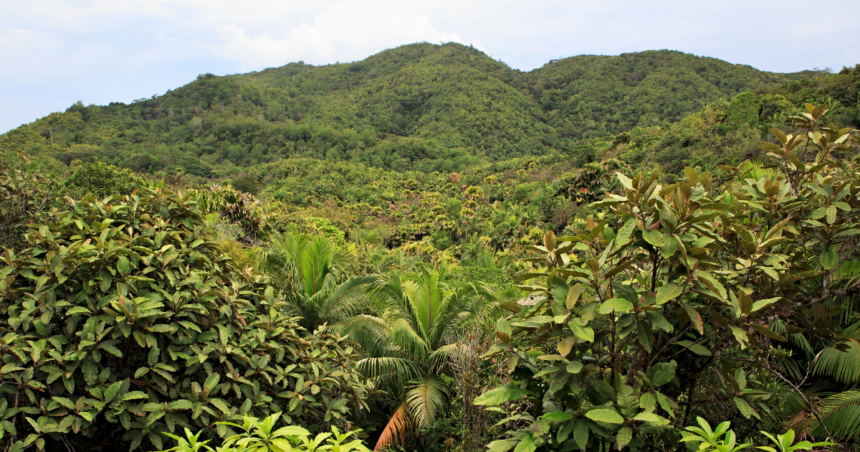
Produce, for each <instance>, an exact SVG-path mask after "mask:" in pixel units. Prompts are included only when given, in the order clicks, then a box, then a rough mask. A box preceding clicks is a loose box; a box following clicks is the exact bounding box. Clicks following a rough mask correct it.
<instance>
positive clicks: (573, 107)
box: [0, 43, 815, 177]
mask: <svg viewBox="0 0 860 452" xmlns="http://www.w3.org/2000/svg"><path fill="white" fill-rule="evenodd" d="M803 75H807V76H809V75H815V74H814V73H806V74H803V73H798V74H773V73H767V72H762V71H758V70H756V69H753V68H751V67H749V66H740V65H732V64H730V63H726V62H723V61H720V60H716V59H712V58H703V57H697V56H694V55H688V54H683V53H680V52H673V51H648V52H641V53H633V54H624V55H621V56H617V57H599V56H580V57H573V58H568V59H565V60H560V61H555V62H551V63H549V64H547V65H546V66H544V67H543V68H540V69H536V70H534V71H531V72H527V73H526V72H521V71H517V70H514V69H511V68H509V67H507V66H506V65H505V64H503V63H501V62H498V61H495V60H493V59H492V58H490V57H488V56H487V55H486V54H484V53H482V52H480V51H478V50H476V49H473V48H470V47H465V46H462V45H459V44H445V45H432V44H426V43H423V44H412V45H407V46H402V47H399V48H396V49H390V50H386V51H383V52H380V53H379V54H376V55H373V56H371V57H369V58H367V59H365V60H363V61H359V62H354V63H345V64H332V65H326V66H311V65H307V64H304V63H301V62H299V63H290V64H288V65H285V66H282V67H279V68H272V69H266V70H264V71H261V72H254V73H249V74H242V75H232V76H225V77H215V76H213V75H211V74H207V75H203V76H200V77H198V79H197V80H196V81H194V82H192V83H189V84H188V85H186V86H183V87H181V88H178V89H176V90H174V91H170V92H168V93H166V94H165V95H163V96H160V97H157V96H156V97H154V98H152V99H141V100H138V101H135V102H133V103H132V104H130V105H125V104H122V103H112V104H110V105H108V106H95V105H90V106H84V105H83V104H77V105H74V106H72V107H70V108H69V109H68V110H67V111H66V112H65V113H61V114H52V115H50V116H48V117H45V118H42V119H40V120H38V121H36V122H34V123H32V124H29V125H25V126H22V127H20V128H18V129H16V130H14V131H11V132H9V133H7V134H5V135H4V136H0V142H6V143H9V144H12V145H14V146H15V147H19V148H22V149H25V150H27V151H29V152H30V153H32V154H37V155H38V154H48V155H52V156H54V157H56V158H58V159H60V160H61V161H64V162H66V163H68V162H70V161H71V160H74V159H80V160H90V159H95V158H98V159H101V160H105V161H108V162H111V163H115V164H118V165H121V166H126V167H129V168H131V169H133V170H135V171H139V172H156V171H161V170H168V171H171V170H172V168H177V167H182V168H184V169H185V170H186V172H188V173H191V174H194V175H197V176H200V177H211V176H227V175H230V174H233V173H235V171H236V169H235V168H236V167H247V166H250V165H255V164H259V163H265V162H270V161H274V160H277V159H279V158H285V157H289V158H293V157H312V158H320V159H338V160H350V161H358V162H361V163H364V164H367V165H371V166H377V167H383V168H388V169H392V170H395V171H405V170H419V171H433V170H440V171H455V170H459V169H462V168H464V167H465V166H467V165H470V164H474V163H478V162H482V161H483V162H488V161H498V160H501V159H506V158H512V157H518V156H526V155H543V154H547V153H551V152H553V151H570V150H572V149H574V147H575V146H576V144H577V140H580V139H583V138H593V137H599V136H608V135H610V134H615V133H618V132H623V131H626V130H630V129H632V128H633V127H635V126H646V127H647V126H654V125H660V124H666V123H668V122H671V121H675V120H678V119H679V118H681V117H684V116H686V115H688V114H690V113H693V112H695V111H697V110H699V109H701V108H702V107H703V106H704V105H707V104H708V103H709V102H712V101H715V100H717V99H719V98H731V97H732V96H733V95H734V94H737V93H738V92H740V91H743V90H752V89H756V88H762V87H766V86H770V85H773V84H775V83H779V82H785V81H789V80H793V79H797V78H799V77H801V76H803Z"/></svg>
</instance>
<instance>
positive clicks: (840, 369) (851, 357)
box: [813, 339, 860, 384]
mask: <svg viewBox="0 0 860 452" xmlns="http://www.w3.org/2000/svg"><path fill="white" fill-rule="evenodd" d="M846 344H847V346H848V349H847V350H846V351H844V352H843V351H840V350H837V349H836V348H833V347H828V348H825V349H824V350H822V351H821V352H819V353H818V356H817V357H816V359H815V367H814V371H813V372H814V375H829V376H831V377H833V378H835V379H836V381H838V382H840V383H846V384H857V383H860V343H858V341H857V340H856V339H849V340H848V341H847V342H846Z"/></svg>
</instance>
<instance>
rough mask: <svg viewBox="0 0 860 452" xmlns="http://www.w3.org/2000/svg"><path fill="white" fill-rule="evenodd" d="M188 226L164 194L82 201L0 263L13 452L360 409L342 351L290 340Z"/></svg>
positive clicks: (242, 278) (259, 286) (157, 441)
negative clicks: (58, 443)
mask: <svg viewBox="0 0 860 452" xmlns="http://www.w3.org/2000/svg"><path fill="white" fill-rule="evenodd" d="M201 220H202V219H201V216H200V214H199V212H198V207H197V206H196V203H195V202H194V201H191V200H189V199H187V198H185V197H183V196H181V195H179V194H176V193H173V192H171V191H168V190H163V191H150V190H147V191H144V192H140V193H135V194H132V195H130V196H127V197H124V198H123V199H121V200H112V199H107V200H105V201H99V200H97V199H95V198H94V197H93V196H88V197H87V198H84V199H83V200H81V201H71V205H70V209H69V211H68V212H67V213H65V214H64V215H62V216H60V217H59V218H58V219H57V220H56V221H54V222H50V223H44V224H41V225H39V226H34V227H33V228H32V230H31V231H30V232H29V234H27V236H26V240H27V243H28V245H29V247H28V248H26V249H24V250H23V251H20V252H18V253H15V252H13V251H12V250H7V251H6V252H5V254H4V255H3V257H2V260H3V265H4V266H3V267H2V270H0V297H2V298H0V312H2V314H3V315H2V320H0V337H2V342H0V343H2V361H3V362H2V368H0V383H2V386H0V388H2V400H0V412H1V413H2V415H0V416H2V426H3V429H2V432H4V433H3V434H5V435H6V437H7V440H9V441H10V443H14V444H15V448H14V450H22V448H23V447H26V446H29V445H31V444H34V443H35V445H36V446H37V447H38V448H39V449H42V448H43V447H44V446H45V442H46V441H63V442H68V441H71V440H72V439H70V438H78V439H79V438H80V435H77V436H74V437H72V436H71V435H69V436H67V434H70V433H75V434H81V435H83V436H87V437H91V438H98V440H99V441H101V442H106V443H108V444H112V445H113V446H114V448H116V445H117V444H119V443H125V444H127V446H128V447H129V448H130V449H136V448H137V447H138V446H139V445H141V444H142V443H143V442H144V441H146V442H150V443H152V444H153V445H154V446H156V447H159V448H161V447H162V435H161V433H163V432H175V431H176V429H177V428H179V427H182V426H192V427H195V428H204V429H214V430H216V431H217V433H218V434H219V435H221V436H224V435H226V434H228V430H229V429H228V427H227V426H226V425H224V424H217V425H216V424H215V423H216V422H220V421H234V420H237V419H241V418H242V416H243V415H246V414H248V415H253V416H266V415H268V414H270V413H274V412H281V411H282V412H283V413H284V419H285V420H286V422H297V423H300V424H301V425H304V426H310V427H311V428H312V426H315V425H322V424H330V423H332V424H344V416H345V414H346V413H347V412H348V411H349V409H350V408H360V407H362V406H363V399H364V397H365V395H366V392H367V388H366V386H365V385H364V383H363V382H362V380H361V378H360V376H359V374H358V373H357V370H356V368H355V364H354V361H353V358H354V356H355V352H354V351H353V347H352V346H351V345H350V344H349V343H347V342H345V340H344V339H343V338H340V337H335V336H331V335H328V334H325V333H323V332H322V331H316V332H314V333H313V334H311V335H307V334H305V332H304V331H303V329H302V328H301V327H300V326H299V325H298V323H297V319H296V318H295V317H290V316H288V315H287V314H285V313H284V310H283V306H284V304H283V302H282V301H280V300H279V299H277V298H275V297H274V295H273V294H274V292H273V291H272V290H271V289H269V288H267V287H266V285H265V279H264V278H263V277H262V276H259V275H255V274H252V273H251V272H250V270H246V271H244V272H239V271H237V270H235V269H234V268H232V267H231V265H230V261H229V258H228V257H225V256H222V255H221V254H222V253H221V252H220V251H219V248H218V247H217V246H216V245H215V244H214V243H212V242H209V241H207V237H206V235H205V231H204V229H203V227H202V226H201V224H202V221H201ZM326 429H328V427H326Z"/></svg>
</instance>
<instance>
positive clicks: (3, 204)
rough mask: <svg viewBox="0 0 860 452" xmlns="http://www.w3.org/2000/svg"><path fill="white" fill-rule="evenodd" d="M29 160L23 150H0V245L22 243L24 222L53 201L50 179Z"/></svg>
mask: <svg viewBox="0 0 860 452" xmlns="http://www.w3.org/2000/svg"><path fill="white" fill-rule="evenodd" d="M31 160H32V159H31V158H30V157H29V156H27V155H26V154H24V153H23V152H12V151H7V150H3V152H2V154H0V247H9V248H14V249H18V248H19V247H21V246H23V240H22V237H23V235H24V232H25V231H26V226H27V224H28V223H30V222H32V221H35V220H36V219H37V218H38V217H39V215H40V214H42V213H44V212H46V211H47V210H48V207H50V205H51V204H52V196H51V195H52V193H51V190H50V187H49V185H50V184H49V182H48V181H47V180H46V179H45V177H44V176H42V175H41V174H39V173H38V172H36V171H30V170H28V169H27V165H28V164H29V163H30V161H31Z"/></svg>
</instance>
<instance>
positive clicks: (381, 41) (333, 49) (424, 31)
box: [214, 2, 483, 70]
mask: <svg viewBox="0 0 860 452" xmlns="http://www.w3.org/2000/svg"><path fill="white" fill-rule="evenodd" d="M288 24H289V21H288V20H287V19H286V18H285V20H284V24H283V25H284V28H285V30H283V31H281V34H282V35H283V38H280V39H278V38H274V37H272V34H270V33H269V32H263V33H259V34H256V35H250V36H249V33H248V32H247V31H246V30H245V29H244V28H242V27H241V26H240V25H238V24H234V23H230V24H228V25H223V26H221V28H220V29H219V32H218V35H219V37H220V38H221V40H222V43H221V44H220V45H217V46H214V49H215V51H216V52H217V53H219V54H220V55H223V56H224V57H226V58H229V59H231V60H235V61H239V62H240V63H241V68H242V70H249V69H255V68H260V67H265V66H280V65H283V64H286V63H288V62H290V61H297V60H304V61H307V62H309V63H315V64H321V63H331V62H334V61H338V60H339V61H352V60H359V59H363V58H365V57H367V56H368V55H370V54H373V53H375V52H378V51H380V50H382V49H385V48H387V47H396V46H398V45H401V44H409V43H413V42H421V41H427V42H434V43H436V42H459V43H462V44H473V45H475V46H476V47H478V48H482V47H483V46H482V45H481V43H480V41H478V40H472V41H468V40H466V39H464V38H463V37H462V36H460V35H459V34H457V33H446V32H443V31H440V30H438V29H437V28H435V27H434V26H433V24H432V22H431V20H430V18H429V17H428V16H427V15H426V14H423V13H421V12H419V11H416V10H414V9H410V7H409V3H408V2H339V3H336V4H332V5H330V6H328V7H327V8H326V9H325V10H324V11H322V12H320V13H318V14H316V15H314V16H313V18H312V20H311V21H310V23H307V22H302V23H299V24H295V25H293V26H289V25H288Z"/></svg>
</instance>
